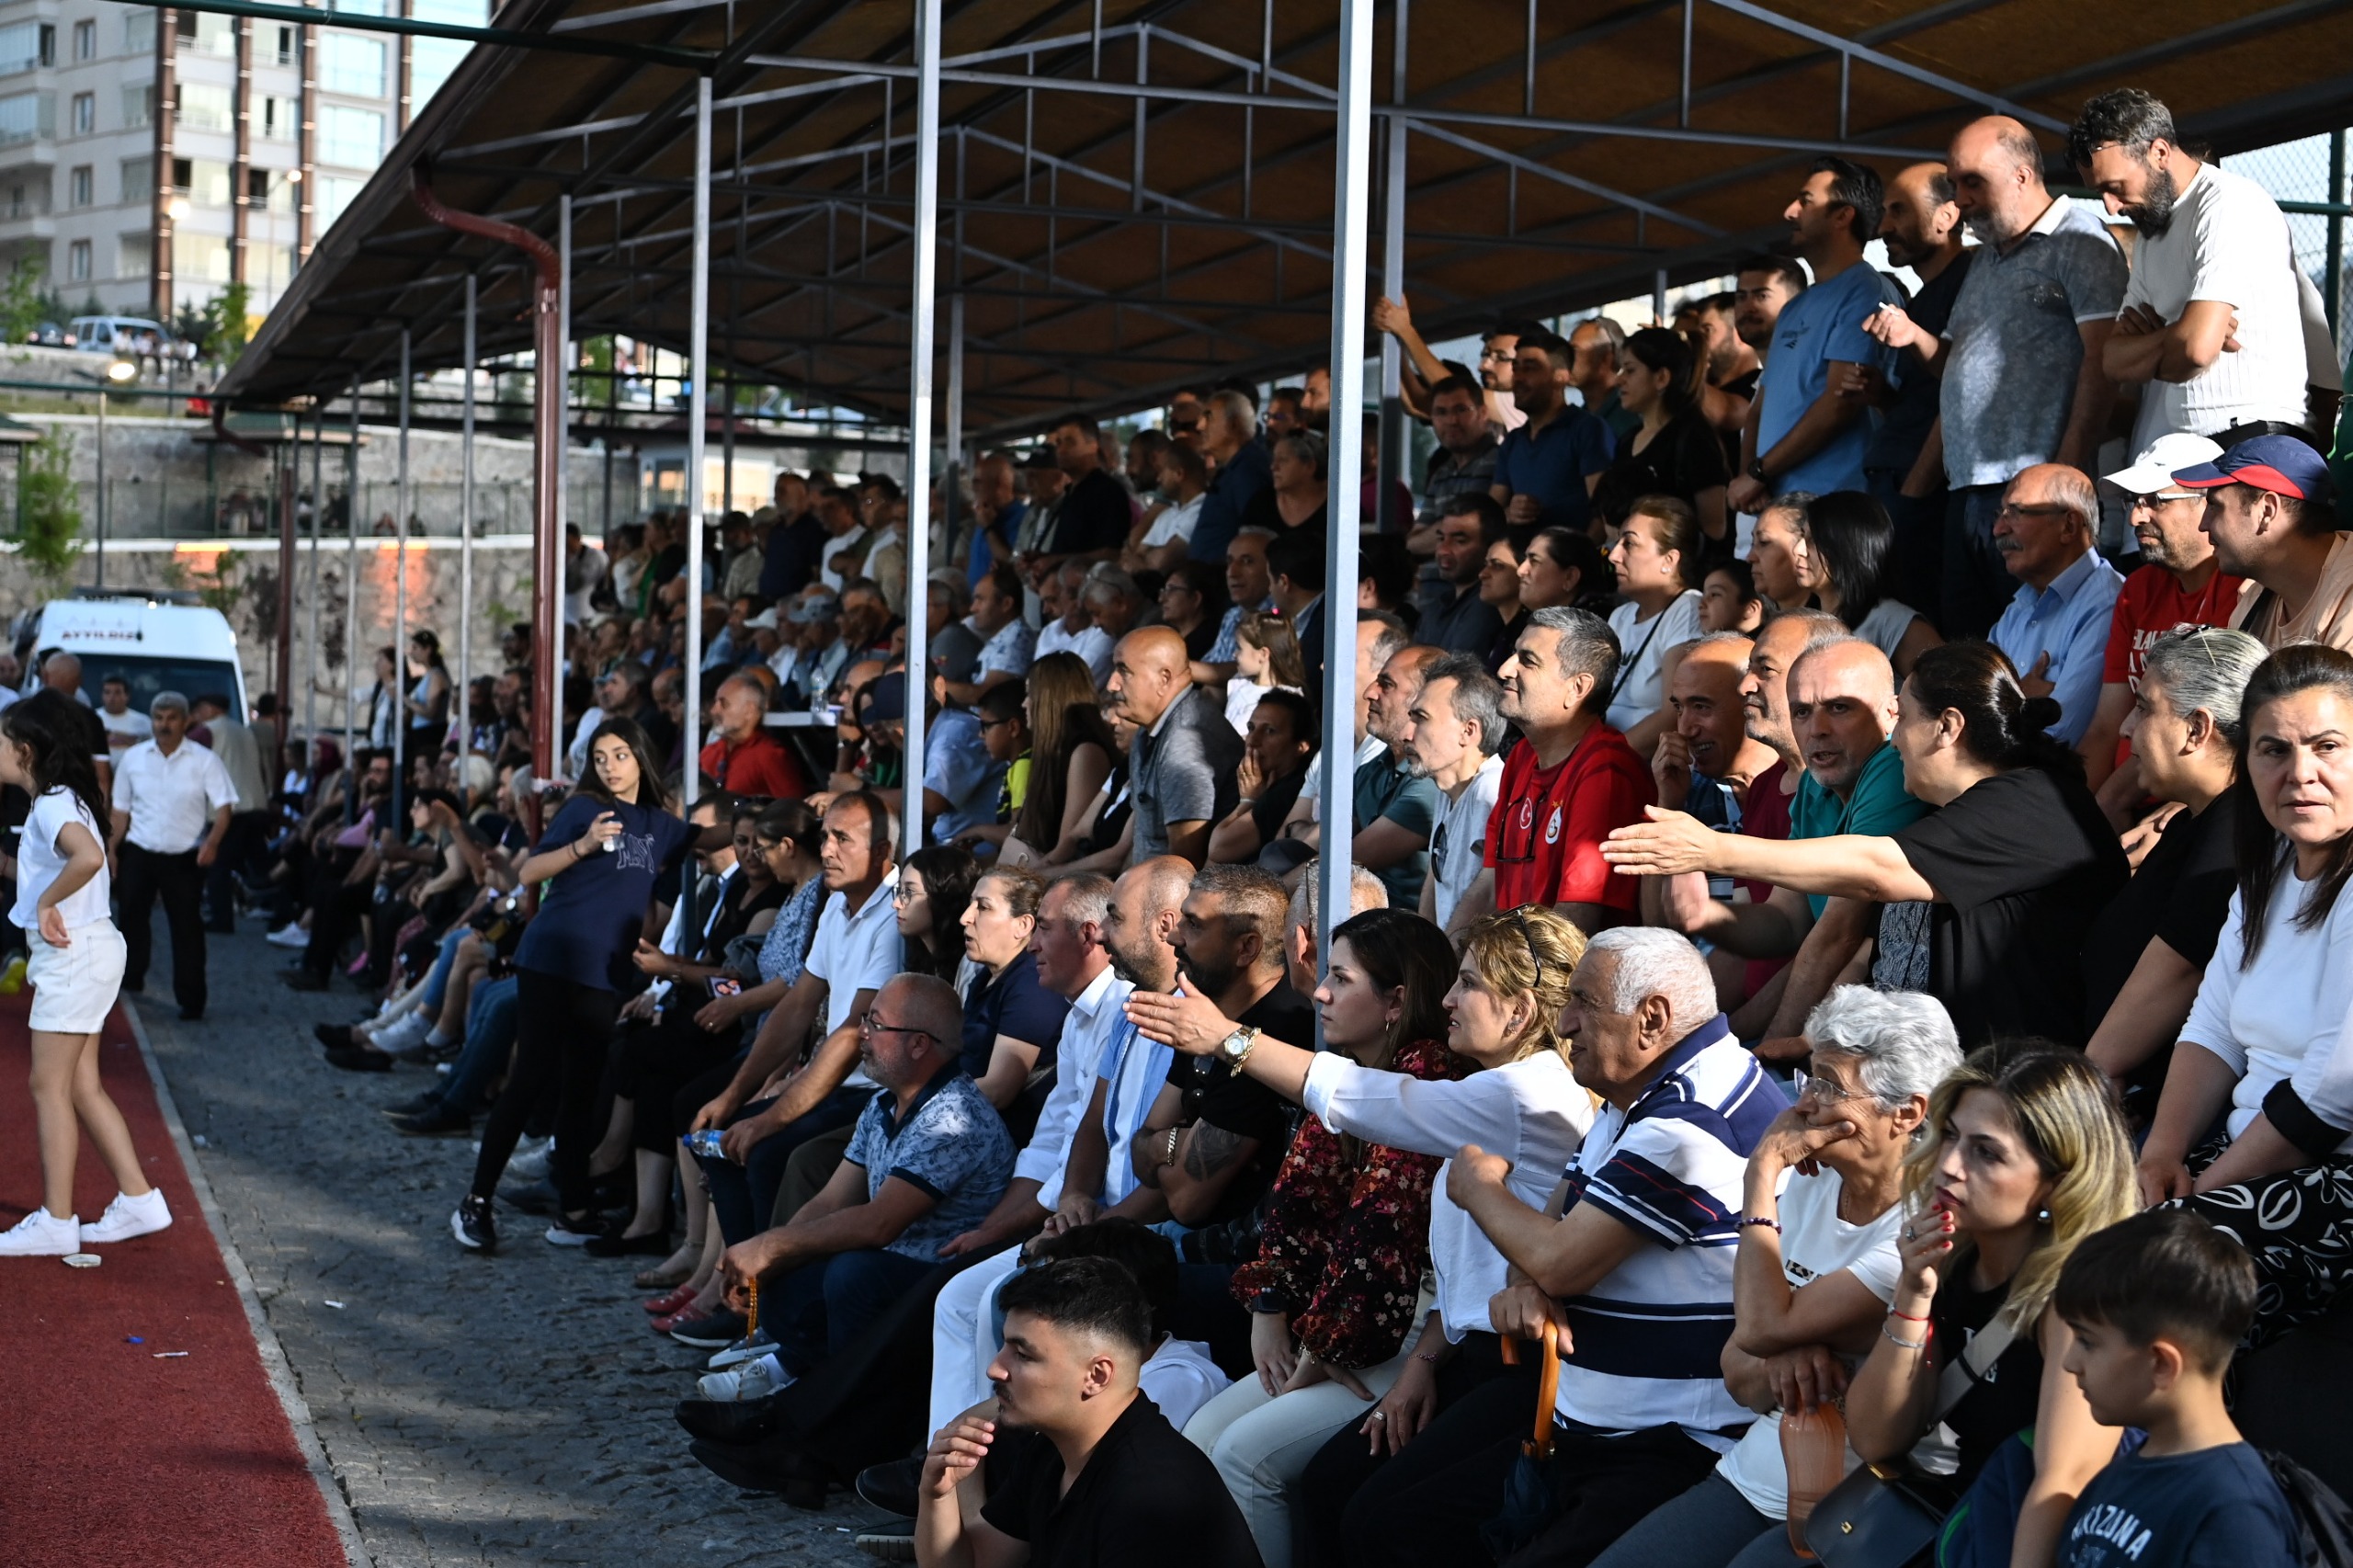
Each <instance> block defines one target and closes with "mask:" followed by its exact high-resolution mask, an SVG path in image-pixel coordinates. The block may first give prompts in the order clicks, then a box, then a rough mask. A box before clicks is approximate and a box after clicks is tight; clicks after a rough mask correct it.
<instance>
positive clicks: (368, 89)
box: [319, 33, 384, 98]
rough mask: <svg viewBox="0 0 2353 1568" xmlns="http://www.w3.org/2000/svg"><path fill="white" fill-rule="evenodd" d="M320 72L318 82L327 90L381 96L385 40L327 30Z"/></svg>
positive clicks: (355, 94) (357, 95) (368, 96)
mask: <svg viewBox="0 0 2353 1568" xmlns="http://www.w3.org/2000/svg"><path fill="white" fill-rule="evenodd" d="M320 52H321V53H322V55H323V56H324V59H323V61H322V62H321V63H322V65H323V67H324V68H323V69H322V70H321V71H320V73H319V85H321V86H323V87H324V88H325V89H326V90H327V91H328V92H330V93H349V94H350V95H351V96H352V97H355V98H381V97H383V96H384V41H383V40H381V39H373V38H359V37H357V36H355V35H353V34H350V33H329V34H327V35H326V46H325V48H324V50H322V51H320Z"/></svg>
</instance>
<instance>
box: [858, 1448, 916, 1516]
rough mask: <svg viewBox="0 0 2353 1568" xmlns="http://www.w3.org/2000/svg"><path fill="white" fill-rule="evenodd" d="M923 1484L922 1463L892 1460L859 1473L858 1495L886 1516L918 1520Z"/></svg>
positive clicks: (873, 1465)
mask: <svg viewBox="0 0 2353 1568" xmlns="http://www.w3.org/2000/svg"><path fill="white" fill-rule="evenodd" d="M922 1484H923V1460H914V1459H910V1460H889V1461H888V1462H886V1463H883V1464H870V1465H868V1466H867V1467H866V1468H865V1469H864V1470H861V1471H858V1483H857V1486H858V1495H859V1496H860V1497H863V1498H865V1499H866V1500H867V1501H868V1502H869V1503H871V1504H873V1505H874V1506H876V1507H878V1508H880V1509H881V1510H882V1511H883V1512H884V1513H886V1514H897V1515H899V1516H900V1517H904V1518H909V1519H912V1518H914V1517H915V1498H916V1494H917V1491H918V1489H919V1488H920V1487H921V1486H922Z"/></svg>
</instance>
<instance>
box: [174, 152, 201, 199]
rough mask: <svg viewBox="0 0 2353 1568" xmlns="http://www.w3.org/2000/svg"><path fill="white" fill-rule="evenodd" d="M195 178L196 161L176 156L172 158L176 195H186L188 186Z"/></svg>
mask: <svg viewBox="0 0 2353 1568" xmlns="http://www.w3.org/2000/svg"><path fill="white" fill-rule="evenodd" d="M195 178H196V163H195V161H194V160H193V159H189V158H174V159H173V160H172V192H173V194H174V195H176V196H186V195H187V194H188V186H189V185H190V183H192V182H193V181H194V180H195Z"/></svg>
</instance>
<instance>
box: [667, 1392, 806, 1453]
mask: <svg viewBox="0 0 2353 1568" xmlns="http://www.w3.org/2000/svg"><path fill="white" fill-rule="evenodd" d="M783 1397H784V1396H783V1394H782V1393H780V1392H779V1393H772V1394H767V1395H764V1396H762V1397H761V1398H758V1399H746V1400H741V1401H727V1400H717V1399H682V1400H680V1401H679V1402H678V1407H677V1411H676V1415H677V1418H678V1425H679V1426H684V1427H685V1428H686V1429H687V1431H688V1434H690V1435H691V1436H693V1437H698V1438H699V1439H701V1440H702V1441H704V1442H709V1443H717V1444H722V1445H725V1446H727V1447H730V1448H742V1447H745V1446H748V1445H752V1444H756V1443H758V1442H760V1441H761V1440H762V1439H764V1438H766V1437H769V1436H771V1435H772V1434H773V1433H774V1432H775V1431H776V1428H777V1423H778V1422H779V1421H781V1420H782V1419H783V1418H784V1410H783V1406H782V1405H781V1404H780V1403H778V1402H779V1401H780V1400H781V1399H782V1398H783Z"/></svg>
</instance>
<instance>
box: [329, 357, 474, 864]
mask: <svg viewBox="0 0 2353 1568" xmlns="http://www.w3.org/2000/svg"><path fill="white" fill-rule="evenodd" d="M410 373H411V372H410V369H409V335H408V328H406V327H403V328H401V402H400V444H399V446H398V448H397V449H396V452H395V457H394V464H395V467H394V470H393V478H392V646H393V647H395V648H406V647H407V646H408V424H409V376H410ZM352 675H353V676H354V677H355V678H357V676H358V671H357V670H354V671H353V672H352ZM406 783H407V780H405V779H404V778H394V779H393V780H392V820H393V821H394V822H400V821H403V820H404V818H403V817H402V816H401V813H400V801H401V790H403V788H404V786H405V785H406ZM458 788H459V790H460V791H462V790H464V789H465V770H464V768H463V767H460V769H459V776H458Z"/></svg>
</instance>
